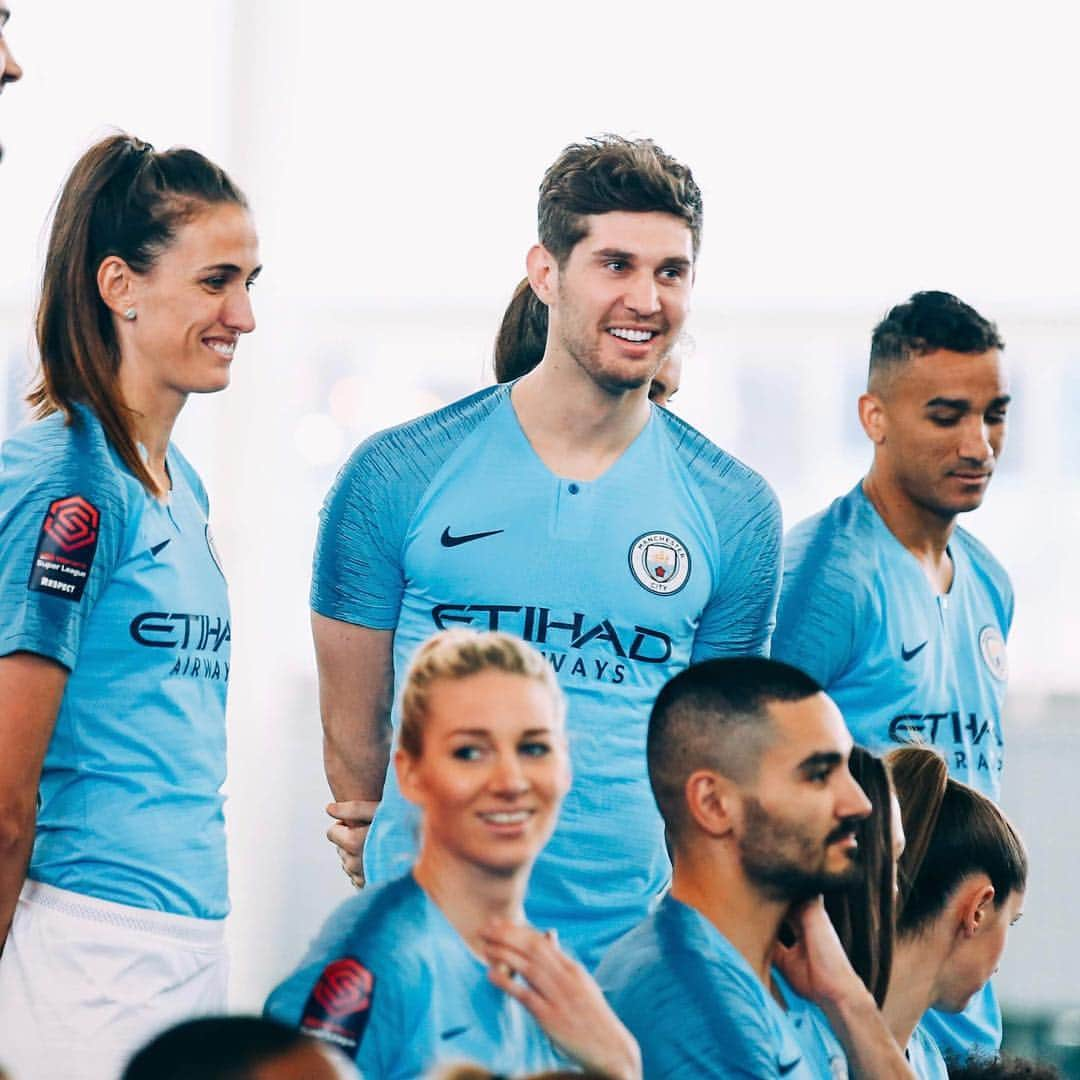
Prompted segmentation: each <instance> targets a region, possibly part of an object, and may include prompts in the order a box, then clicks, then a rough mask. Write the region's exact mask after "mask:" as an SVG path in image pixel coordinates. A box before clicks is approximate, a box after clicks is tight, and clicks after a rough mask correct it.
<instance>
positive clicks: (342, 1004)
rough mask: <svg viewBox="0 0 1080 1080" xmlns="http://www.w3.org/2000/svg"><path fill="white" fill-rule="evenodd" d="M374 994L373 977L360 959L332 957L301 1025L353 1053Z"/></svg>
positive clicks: (314, 991)
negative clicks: (333, 958)
mask: <svg viewBox="0 0 1080 1080" xmlns="http://www.w3.org/2000/svg"><path fill="white" fill-rule="evenodd" d="M374 993H375V976H374V975H372V973H371V972H370V971H368V969H367V968H366V967H364V965H363V964H361V963H360V961H359V960H357V959H355V958H354V957H352V956H345V957H342V958H341V959H340V960H335V961H334V962H333V963H332V964H328V965H327V966H326V967H325V968H323V973H322V975H320V976H319V981H318V982H317V983H316V984H315V989H314V990H312V991H311V996H310V997H309V998H308V1000H307V1005H306V1006H305V1007H304V1015H303V1017H302V1018H301V1020H300V1028H301V1030H303V1031H304V1032H306V1033H307V1034H308V1035H313V1036H315V1037H316V1038H318V1039H324V1040H326V1041H327V1042H332V1043H334V1045H336V1046H340V1047H342V1049H344V1050H348V1051H349V1052H350V1053H352V1052H354V1051H355V1050H356V1048H357V1047H358V1046H359V1045H360V1040H361V1039H362V1038H363V1036H364V1029H365V1028H366V1027H367V1022H368V1017H369V1016H370V1014H371V1001H372V998H373V997H374Z"/></svg>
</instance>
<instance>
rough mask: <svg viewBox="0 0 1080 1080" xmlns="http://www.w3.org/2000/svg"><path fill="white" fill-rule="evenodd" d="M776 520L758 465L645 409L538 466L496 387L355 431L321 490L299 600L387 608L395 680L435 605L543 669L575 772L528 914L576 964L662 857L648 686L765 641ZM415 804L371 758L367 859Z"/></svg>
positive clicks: (451, 620)
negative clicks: (630, 428) (374, 782)
mask: <svg viewBox="0 0 1080 1080" xmlns="http://www.w3.org/2000/svg"><path fill="white" fill-rule="evenodd" d="M779 529H780V513H779V507H778V504H777V501H776V498H775V496H774V495H773V492H772V490H771V489H770V488H769V487H768V485H767V484H766V483H765V482H764V481H763V480H762V479H761V478H760V477H759V476H757V474H755V473H754V472H752V471H751V470H750V469H748V468H747V467H746V466H744V465H742V464H741V463H740V462H738V461H737V460H735V459H734V458H732V457H731V456H729V455H728V454H726V453H724V451H722V450H720V449H718V448H717V447H715V446H714V445H713V444H712V443H710V442H709V441H708V440H707V439H705V438H704V437H703V436H702V435H700V434H699V433H698V432H696V431H694V430H693V429H692V428H690V427H689V426H687V425H686V424H685V423H684V422H682V421H681V420H679V419H677V418H676V417H673V416H672V415H671V414H670V413H667V412H665V411H664V410H662V409H653V411H652V413H651V416H650V419H649V422H648V423H647V425H646V426H645V428H644V430H643V431H642V432H641V433H640V435H639V436H638V437H637V439H636V440H635V441H634V442H633V443H632V444H631V445H630V447H629V448H628V449H627V450H626V451H625V452H624V453H623V455H622V456H621V457H620V458H619V460H618V461H616V462H615V464H614V465H612V466H611V468H610V469H609V470H608V471H607V472H606V473H604V475H603V476H601V477H600V478H599V479H597V480H594V481H591V482H588V483H586V482H583V481H575V480H568V479H562V478H560V477H558V476H556V475H554V474H553V473H552V472H551V471H550V470H549V469H548V468H547V467H546V466H545V465H544V464H543V462H542V461H541V460H540V459H539V458H538V457H537V455H536V453H535V452H534V451H533V449H532V447H531V446H530V444H529V442H528V440H527V438H526V437H525V434H524V432H523V431H522V429H521V427H520V425H519V423H518V420H517V416H516V414H515V412H514V409H513V406H512V405H511V401H510V388H509V387H508V386H498V387H493V388H490V389H487V390H483V391H481V392H479V393H477V394H474V395H473V396H471V397H468V398H465V399H464V400H462V401H459V402H457V403H456V404H453V405H450V406H448V407H447V408H445V409H442V410H440V411H439V412H436V413H433V414H431V415H429V416H425V417H421V418H420V419H418V420H414V421H411V422H410V423H407V424H404V425H402V426H401V427H398V428H393V429H391V430H389V431H384V432H382V433H381V434H379V435H376V436H374V437H373V438H372V439H370V440H368V441H367V442H366V443H364V444H363V445H362V446H361V447H360V448H359V449H358V450H357V451H356V452H355V453H354V454H353V456H352V458H351V459H350V460H349V462H348V463H347V464H346V465H345V467H344V468H343V469H342V470H341V472H340V473H339V475H338V478H337V481H336V482H335V484H334V486H333V488H332V490H331V492H330V494H329V496H328V498H327V501H326V505H325V507H324V510H323V514H322V520H321V526H320V530H319V540H318V545H317V549H316V557H315V572H314V580H313V584H312V599H311V603H312V607H313V608H314V610H315V611H317V612H318V613H319V614H321V615H325V616H328V617H330V618H333V619H340V620H343V621H345V622H350V623H355V624H359V625H363V626H368V627H373V628H376V629H387V630H389V629H395V628H396V634H395V638H394V668H395V675H396V681H397V687H398V690H399V691H400V687H401V683H402V679H403V676H404V672H405V670H406V668H407V666H408V663H409V659H410V658H411V656H412V654H413V652H414V651H415V649H416V648H417V646H418V645H420V644H421V642H423V641H425V640H426V639H427V638H428V637H430V636H431V634H432V633H434V632H435V631H437V630H441V629H446V628H450V627H455V626H470V627H473V628H475V629H478V630H489V629H491V630H495V629H498V630H503V631H508V632H510V633H513V634H517V635H519V636H520V637H523V638H524V639H525V640H527V641H529V642H532V644H533V645H535V646H536V647H537V648H538V649H540V650H541V651H542V652H543V653H544V655H545V656H546V657H547V658H548V660H549V661H550V662H551V664H552V666H553V667H554V668H555V670H556V671H557V673H558V677H559V682H560V684H561V686H562V688H563V689H564V690H565V692H566V696H567V702H568V728H569V737H570V751H571V756H572V761H573V769H574V782H573V786H572V789H571V791H570V793H569V795H568V796H567V798H566V801H565V803H564V805H563V808H562V814H561V816H560V820H559V825H558V828H557V829H556V832H555V835H554V837H553V838H552V840H551V842H550V843H549V844H548V846H547V847H546V848H545V850H544V852H543V853H542V855H541V856H540V859H539V860H538V862H537V864H536V867H535V869H534V871H533V875H532V880H531V883H530V891H529V900H528V914H529V918H530V921H532V922H533V923H535V924H536V925H538V926H540V927H544V928H549V927H553V928H555V929H557V930H558V932H559V934H560V937H561V938H562V940H565V941H567V942H568V943H569V945H570V946H571V948H572V949H573V950H574V951H575V952H576V953H577V954H578V955H579V956H581V957H582V959H583V961H584V962H585V963H586V964H587V965H589V966H593V965H595V963H596V961H597V960H598V959H599V956H600V953H601V951H602V950H603V948H604V947H605V946H606V945H607V944H608V943H610V942H611V941H613V940H614V939H615V938H616V937H618V936H619V935H620V934H621V933H623V932H624V931H626V930H627V929H629V928H630V927H631V926H633V925H634V924H635V923H636V922H637V921H638V920H639V919H641V918H642V917H643V916H644V915H645V913H646V912H647V910H648V907H649V905H650V902H651V901H652V900H653V899H654V898H655V897H656V896H657V894H658V893H659V892H660V890H661V889H662V888H663V887H664V885H665V883H666V881H667V878H668V874H669V869H670V868H669V865H668V861H667V855H666V852H665V850H664V844H663V826H662V822H661V820H660V816H659V814H658V812H657V810H656V806H655V803H654V801H653V798H652V794H651V791H650V789H649V783H648V777H647V775H646V768H645V753H644V748H645V733H646V729H647V726H648V718H649V710H650V708H651V707H652V703H653V700H654V698H655V696H656V693H657V691H658V690H659V689H660V687H661V686H662V685H663V684H664V683H665V682H666V681H667V680H668V679H669V678H671V676H672V675H674V674H676V672H678V671H681V670H682V669H683V668H685V667H686V666H687V665H688V664H689V663H690V662H691V661H697V660H704V659H707V658H710V657H713V656H722V655H729V654H730V655H743V654H763V653H766V652H767V650H768V643H769V637H770V634H771V631H772V626H773V620H774V613H775V603H776V596H777V591H778V588H779V574H780V569H779V547H780V539H779ZM397 712H398V709H397V705H396V704H395V708H394V723H395V725H396V723H397ZM415 823H416V815H415V813H414V812H413V809H412V807H410V806H409V805H408V804H407V803H405V801H404V800H403V799H402V797H401V795H400V793H399V791H398V788H397V783H396V780H395V777H394V774H393V770H390V772H389V774H388V776H387V781H386V786H385V790H384V793H383V800H382V804H381V806H380V808H379V811H378V813H377V814H376V817H375V822H374V824H373V826H372V829H371V832H370V835H369V837H368V841H367V847H366V850H365V870H366V873H367V877H368V880H370V881H376V882H377V881H386V880H388V879H390V878H394V877H398V876H400V875H401V874H402V873H404V872H406V871H407V869H408V868H409V867H410V866H411V865H412V862H413V859H414V857H415Z"/></svg>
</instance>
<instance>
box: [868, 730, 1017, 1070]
mask: <svg viewBox="0 0 1080 1080" xmlns="http://www.w3.org/2000/svg"><path fill="white" fill-rule="evenodd" d="M887 760H888V763H889V768H890V771H891V774H892V780H893V785H894V787H895V789H896V796H897V798H898V799H899V800H900V809H901V814H902V816H903V828H904V834H905V836H906V839H907V843H906V846H905V848H904V853H903V855H901V857H900V862H899V867H898V878H899V885H900V897H899V902H898V908H897V919H896V940H895V942H894V945H893V955H892V972H891V975H890V977H889V989H888V992H887V994H886V996H885V1002H884V1005H883V1006H882V1012H883V1013H884V1016H885V1019H886V1021H887V1023H888V1024H889V1027H890V1028H891V1030H892V1033H893V1036H894V1037H895V1038H896V1040H897V1042H898V1043H899V1044H900V1045H901V1046H907V1048H908V1056H909V1059H910V1061H911V1065H912V1068H913V1069H914V1071H915V1074H916V1075H917V1076H918V1077H919V1078H920V1080H944V1078H945V1076H946V1068H945V1062H944V1060H943V1057H942V1054H941V1051H940V1050H939V1049H938V1047H937V1045H936V1043H935V1042H934V1039H933V1037H932V1034H931V1033H930V1031H928V1030H927V1026H926V1024H925V1021H924V1015H925V1014H926V1012H927V1010H928V1009H931V1008H933V1009H937V1010H940V1011H942V1012H946V1013H957V1012H960V1011H961V1010H962V1009H963V1008H964V1007H965V1006H966V1005H967V1004H968V1002H969V1001H970V1000H971V999H972V998H973V997H974V996H975V994H977V993H979V992H980V991H981V990H982V989H983V987H984V986H985V985H986V983H987V981H988V980H989V978H990V976H991V975H992V974H993V973H994V971H995V970H996V969H997V965H998V963H999V961H1000V960H1001V955H1002V953H1003V952H1004V950H1005V940H1006V937H1007V935H1008V932H1009V927H1010V926H1011V925H1012V924H1013V923H1015V922H1016V921H1017V919H1019V918H1020V915H1021V912H1022V909H1023V906H1024V890H1025V888H1026V886H1027V870H1028V864H1027V854H1026V853H1025V851H1024V845H1023V842H1022V841H1021V839H1020V837H1019V836H1018V835H1017V833H1016V830H1015V829H1014V828H1013V827H1012V825H1011V824H1010V823H1009V821H1008V819H1007V818H1006V817H1005V815H1004V814H1002V812H1001V811H1000V810H999V809H998V808H997V807H996V806H995V805H994V803H992V802H991V801H990V799H988V798H987V797H986V796H985V795H982V794H981V793H980V792H978V791H976V790H975V789H974V788H970V787H968V786H967V785H966V784H962V783H960V782H959V781H958V780H953V779H952V778H951V777H950V776H949V772H948V767H947V766H946V764H945V762H944V760H943V759H942V758H940V757H939V756H938V755H937V754H935V753H934V752H933V751H932V750H929V749H926V748H925V747H917V746H912V747H904V748H903V749H900V750H895V751H893V753H891V754H890V755H889V757H888V759H887ZM972 1049H973V1051H974V1050H976V1049H977V1048H976V1047H973V1048H972Z"/></svg>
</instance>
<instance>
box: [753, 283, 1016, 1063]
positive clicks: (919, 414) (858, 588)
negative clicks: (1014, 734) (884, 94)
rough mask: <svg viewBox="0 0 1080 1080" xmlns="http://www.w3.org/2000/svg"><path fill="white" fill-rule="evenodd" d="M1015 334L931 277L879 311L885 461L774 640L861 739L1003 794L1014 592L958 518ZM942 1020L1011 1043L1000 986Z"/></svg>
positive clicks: (987, 470) (833, 514)
mask: <svg viewBox="0 0 1080 1080" xmlns="http://www.w3.org/2000/svg"><path fill="white" fill-rule="evenodd" d="M1003 348H1004V345H1003V342H1002V340H1001V337H1000V335H999V334H998V331H997V328H996V327H995V326H994V324H993V323H991V322H989V321H988V320H987V319H985V318H983V317H982V316H981V315H980V314H979V313H978V312H977V311H975V310H974V308H972V307H970V306H969V305H967V304H965V303H963V302H962V301H961V300H959V299H957V298H956V297H955V296H952V295H950V294H949V293H944V292H921V293H916V294H915V295H914V296H912V297H911V299H910V300H908V301H907V302H906V303H903V304H899V305H897V306H896V307H894V308H893V309H892V310H891V311H890V312H889V313H888V315H887V316H886V317H885V318H884V319H883V320H882V322H881V323H879V324H878V326H877V327H876V329H875V330H874V334H873V341H872V344H871V349H870V371H869V380H868V383H867V389H866V393H864V394H863V395H862V396H861V397H860V398H859V418H860V420H861V421H862V426H863V429H864V430H865V431H866V434H867V436H868V437H869V438H870V440H871V442H872V443H873V447H874V459H873V464H872V466H871V468H870V471H869V473H868V474H867V475H866V477H865V478H864V479H863V480H862V482H861V483H859V484H857V485H856V486H855V488H854V489H852V490H851V491H850V492H849V493H848V494H847V495H845V496H843V497H842V498H840V499H837V500H836V501H835V502H834V503H833V504H832V505H831V506H830V507H829V508H828V509H826V510H824V511H822V512H821V513H819V514H817V515H816V516H814V517H811V518H809V519H808V520H806V521H804V522H801V523H800V524H799V525H797V526H796V527H795V528H794V529H792V531H791V532H790V534H789V535H788V537H787V538H786V540H785V545H784V562H785V569H784V582H783V590H782V594H781V600H780V610H779V614H778V622H777V628H776V635H775V637H774V639H773V653H772V654H773V656H775V657H777V658H778V659H780V660H786V661H788V662H789V663H792V664H795V665H797V666H798V667H800V668H802V669H803V670H805V671H807V672H809V673H810V674H811V675H812V676H813V677H814V678H815V679H817V680H818V681H819V682H820V683H821V684H822V686H824V687H825V689H826V691H827V692H828V693H829V695H830V696H831V697H832V698H833V699H834V700H835V701H836V703H837V705H838V706H839V707H840V711H841V712H842V713H843V715H844V719H845V720H846V721H847V724H848V727H849V728H850V729H851V732H852V734H853V735H854V736H855V739H856V740H857V741H858V742H859V743H860V744H861V745H863V746H866V747H868V748H869V749H871V750H875V751H878V752H883V751H886V750H888V749H890V748H892V747H895V746H896V745H898V744H903V743H907V742H916V743H921V744H924V745H927V746H931V747H934V748H935V749H937V750H938V751H939V752H940V753H941V754H942V755H943V756H944V758H945V760H946V761H947V762H948V764H949V770H950V772H951V773H952V775H954V776H955V777H956V778H957V779H959V780H962V781H964V782H965V783H968V784H970V785H972V786H973V787H976V788H978V789H979V790H980V791H982V792H983V793H984V794H986V795H989V796H990V797H991V798H993V799H997V798H998V796H999V791H1000V773H1001V767H1002V762H1003V756H1004V746H1003V734H1002V726H1001V709H1002V703H1003V700H1004V697H1005V686H1006V679H1007V675H1008V666H1007V662H1006V654H1005V639H1006V637H1007V636H1008V632H1009V626H1010V624H1011V622H1012V615H1013V594H1012V587H1011V586H1010V584H1009V579H1008V576H1007V574H1006V573H1005V571H1004V570H1003V569H1002V567H1001V565H1000V564H999V563H998V561H997V560H996V559H995V558H994V557H993V555H991V554H990V552H989V551H988V550H987V549H986V548H985V547H984V546H983V545H982V544H981V543H980V542H979V541H978V540H976V539H975V537H973V536H972V535H971V534H970V533H968V532H967V531H966V530H964V529H961V528H959V527H958V526H957V524H956V519H957V516H958V515H960V514H962V513H966V512H967V511H969V510H974V509H976V508H977V507H978V506H979V505H980V504H981V503H982V500H983V497H984V495H985V494H986V489H987V486H988V485H989V483H990V479H991V477H992V475H993V472H994V469H995V467H996V466H997V462H998V458H999V456H1000V454H1001V451H1002V448H1003V446H1004V442H1005V426H1006V414H1007V411H1008V407H1009V401H1010V396H1009V391H1008V384H1007V380H1006V377H1005V372H1004V370H1003V366H1002V359H1001V350H1002V349H1003ZM936 1015H937V1014H935V1016H936ZM940 1020H941V1021H942V1022H943V1023H944V1024H945V1025H948V1029H949V1031H952V1032H953V1034H952V1035H949V1034H948V1031H946V1029H945V1027H940V1028H939V1026H938V1023H937V1020H936V1019H935V1020H934V1021H933V1022H932V1023H933V1027H932V1031H933V1034H934V1036H935V1038H937V1039H938V1041H939V1042H940V1043H941V1044H942V1049H945V1050H947V1049H948V1048H949V1047H950V1046H951V1047H953V1048H955V1049H961V1048H962V1049H963V1052H964V1053H965V1054H966V1053H967V1052H968V1051H969V1050H970V1049H971V1047H972V1046H973V1045H981V1046H992V1047H996V1046H997V1045H998V1044H999V1043H1000V1040H1001V1018H1000V1013H999V1012H998V1010H997V1006H996V1003H994V1001H993V995H992V993H990V991H989V990H988V991H987V994H986V996H985V997H980V998H978V999H976V1001H975V1002H974V1003H973V1005H972V1007H971V1008H970V1009H969V1010H968V1012H967V1013H965V1014H961V1015H960V1016H958V1017H956V1018H951V1017H944V1016H941V1017H940Z"/></svg>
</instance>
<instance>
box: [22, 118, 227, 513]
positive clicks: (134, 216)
mask: <svg viewBox="0 0 1080 1080" xmlns="http://www.w3.org/2000/svg"><path fill="white" fill-rule="evenodd" d="M223 202H230V203H235V204H237V205H239V206H247V201H246V200H245V198H244V196H243V194H242V193H241V192H240V190H239V189H238V188H237V187H236V186H235V185H234V184H233V182H232V181H231V180H230V179H229V178H228V176H226V174H225V173H224V172H223V171H222V170H221V169H220V168H218V167H217V166H216V165H214V164H213V163H212V162H210V161H209V160H207V159H206V158H205V157H203V155H202V154H199V153H197V152H196V151H194V150H186V149H175V150H168V151H165V152H163V153H156V152H155V151H154V148H153V147H152V146H151V145H150V144H149V143H145V142H142V141H141V140H140V139H136V138H134V137H132V136H130V135H113V136H110V137H109V138H107V139H103V140H102V141H101V142H99V143H97V144H96V145H94V146H92V147H91V148H90V149H89V150H88V151H87V152H86V153H85V154H83V156H82V157H81V158H80V159H79V161H78V162H77V163H76V165H75V167H74V168H73V169H72V171H71V175H70V176H69V177H68V178H67V181H66V183H65V184H64V188H63V190H62V191H61V193H60V198H59V201H58V202H57V205H56V213H55V215H54V217H53V223H52V230H51V232H50V235H49V246H48V250H47V252H46V255H45V272H44V276H43V279H42V286H41V300H40V302H39V304H38V310H37V320H36V331H37V344H38V352H39V353H40V356H41V371H40V374H39V375H38V377H37V379H36V380H35V382H34V385H33V386H32V388H31V390H30V392H29V394H28V395H27V401H28V402H29V403H30V406H31V407H32V409H33V411H34V416H35V418H37V419H41V418H42V417H45V416H48V415H49V414H50V413H54V412H62V413H63V414H64V416H65V417H66V418H67V422H68V423H69V424H70V423H71V422H72V419H73V406H74V405H75V404H76V403H81V404H84V405H87V406H89V408H90V409H91V410H92V411H93V412H94V414H95V415H96V416H97V418H98V420H99V421H100V422H101V426H102V428H103V429H104V431H105V434H106V436H107V438H108V439H109V441H110V442H111V443H112V444H113V446H114V447H115V448H116V451H117V453H118V454H119V455H120V457H121V459H122V460H123V462H124V464H125V465H126V466H127V467H128V469H130V470H131V472H132V473H133V474H134V476H135V477H136V478H137V479H138V480H139V482H140V483H141V484H142V485H143V487H145V488H146V490H147V491H148V492H150V494H152V495H157V494H160V492H159V490H158V486H157V484H156V483H155V482H154V480H153V478H152V477H151V476H150V472H149V470H148V469H147V468H146V466H145V464H143V461H142V458H141V457H140V455H139V451H138V447H137V445H136V441H135V436H134V433H133V425H132V421H131V412H130V410H129V409H128V407H127V406H126V404H125V403H124V401H123V400H122V399H121V396H120V389H119V384H118V373H119V370H120V349H119V345H118V343H117V340H116V333H115V330H114V327H113V316H112V313H111V312H110V311H109V309H108V308H107V307H106V306H105V304H104V302H103V301H102V299H101V296H100V294H99V292H98V286H97V271H98V267H99V266H100V265H101V263H102V261H103V260H104V259H106V258H108V257H109V256H111V255H115V256H118V257H119V258H121V259H123V260H124V261H125V262H126V263H127V264H128V265H129V266H130V267H131V269H132V270H134V271H135V272H136V273H138V274H145V273H147V272H148V271H149V270H150V269H151V268H152V267H153V265H154V263H155V262H156V261H157V259H158V258H159V257H160V255H161V254H162V252H164V251H165V250H166V249H167V248H168V247H169V245H170V244H171V243H172V241H173V238H174V237H175V235H176V231H177V229H178V228H179V227H180V226H181V225H183V224H184V223H185V222H186V221H188V220H190V218H191V217H192V216H194V214H196V213H197V212H198V211H199V210H200V209H202V208H203V207H205V206H208V205H213V204H215V203H223Z"/></svg>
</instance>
